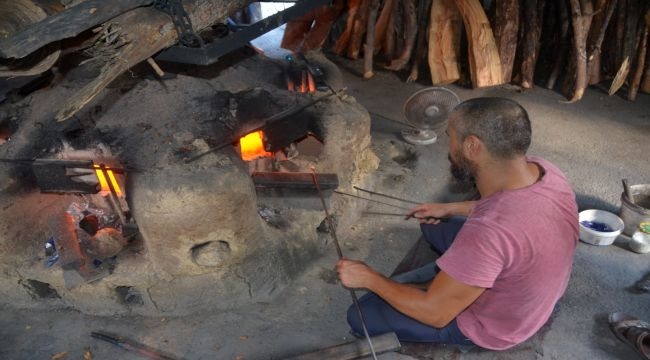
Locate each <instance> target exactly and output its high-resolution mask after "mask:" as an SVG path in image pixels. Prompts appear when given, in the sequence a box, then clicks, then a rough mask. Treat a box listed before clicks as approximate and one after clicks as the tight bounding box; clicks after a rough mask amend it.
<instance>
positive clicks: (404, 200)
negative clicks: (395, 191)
mask: <svg viewBox="0 0 650 360" xmlns="http://www.w3.org/2000/svg"><path fill="white" fill-rule="evenodd" d="M353 188H354V189H355V190H359V191H363V192H366V193H368V194H371V195H377V196H383V197H385V198H389V199H393V200H399V201H403V202H406V203H409V204H415V205H422V203H421V202H417V201H413V200H407V199H402V198H398V197H397V196H392V195H386V194H382V193H379V192H376V191H370V190H366V189H362V188H360V187H358V186H353Z"/></svg>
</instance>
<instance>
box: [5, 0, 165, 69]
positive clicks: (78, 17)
mask: <svg viewBox="0 0 650 360" xmlns="http://www.w3.org/2000/svg"><path fill="white" fill-rule="evenodd" d="M152 3H153V0H111V1H106V0H87V1H84V2H81V3H79V4H78V5H75V6H73V7H70V8H68V9H66V10H64V11H62V12H60V13H58V14H55V15H52V16H49V17H47V18H45V19H43V20H41V21H39V22H37V23H35V24H33V25H31V26H29V27H27V28H25V29H23V30H22V31H20V32H18V33H16V34H15V35H13V36H11V37H9V38H6V39H2V40H0V57H1V58H22V57H25V56H27V55H29V54H31V53H32V52H34V51H36V50H38V49H39V48H41V47H43V46H45V45H47V44H49V43H51V42H54V41H58V40H62V39H65V38H69V37H74V36H76V35H79V34H80V33H82V32H83V31H85V30H87V29H90V28H92V27H94V26H96V25H99V24H101V23H103V22H106V21H108V20H110V19H112V18H114V17H116V16H118V15H120V14H122V13H125V12H127V11H129V10H132V9H135V8H137V7H140V6H145V5H151V4H152Z"/></svg>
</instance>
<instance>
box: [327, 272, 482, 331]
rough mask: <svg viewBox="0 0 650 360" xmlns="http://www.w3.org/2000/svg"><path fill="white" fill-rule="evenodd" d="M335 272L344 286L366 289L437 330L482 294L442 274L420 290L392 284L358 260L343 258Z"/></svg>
mask: <svg viewBox="0 0 650 360" xmlns="http://www.w3.org/2000/svg"><path fill="white" fill-rule="evenodd" d="M337 270H338V272H339V277H340V278H341V281H342V282H343V285H345V286H347V287H350V288H366V289H368V290H370V291H372V292H374V293H376V294H377V295H379V296H380V297H381V298H382V299H384V300H385V301H386V302H388V303H389V304H390V305H391V306H393V307H394V308H395V309H397V310H398V311H400V312H401V313H403V314H405V315H407V316H410V317H412V318H414V319H416V320H418V321H420V322H422V323H425V324H428V325H431V326H434V327H438V328H440V327H444V326H446V325H447V324H449V322H450V321H452V320H453V319H454V318H455V317H456V316H458V314H460V313H461V312H462V311H463V310H464V309H465V308H467V307H468V306H469V305H470V304H472V303H473V302H474V301H475V300H476V299H477V298H478V297H479V296H480V295H481V294H482V293H483V291H485V288H480V287H476V286H471V285H467V284H463V283H461V282H459V281H456V280H455V279H453V278H452V277H451V276H449V275H448V274H446V273H445V272H444V271H441V272H440V273H438V275H436V277H435V278H434V280H433V282H432V283H431V285H430V286H429V288H428V289H427V290H426V291H423V290H421V289H418V288H415V287H413V286H410V285H407V284H400V283H398V282H395V281H393V280H391V279H389V278H387V277H385V276H383V275H381V274H380V273H378V272H376V271H374V270H372V269H371V268H369V267H368V266H367V265H365V264H364V263H362V262H359V261H354V260H347V259H342V260H340V261H339V262H338V264H337Z"/></svg>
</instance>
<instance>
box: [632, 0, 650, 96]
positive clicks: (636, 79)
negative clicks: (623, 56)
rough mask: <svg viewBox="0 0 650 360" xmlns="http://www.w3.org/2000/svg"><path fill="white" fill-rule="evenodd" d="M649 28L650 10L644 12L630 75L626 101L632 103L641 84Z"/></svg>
mask: <svg viewBox="0 0 650 360" xmlns="http://www.w3.org/2000/svg"><path fill="white" fill-rule="evenodd" d="M649 26H650V10H647V11H646V14H645V17H644V21H643V23H642V24H641V26H640V31H639V32H640V33H641V36H640V37H641V40H640V41H639V45H638V49H637V59H636V61H635V64H634V65H633V68H634V70H633V71H632V74H631V79H630V87H629V90H628V94H627V99H628V100H630V101H634V99H636V94H637V92H638V91H639V85H640V84H641V76H642V75H643V70H644V69H645V60H646V53H647V50H648V27H649Z"/></svg>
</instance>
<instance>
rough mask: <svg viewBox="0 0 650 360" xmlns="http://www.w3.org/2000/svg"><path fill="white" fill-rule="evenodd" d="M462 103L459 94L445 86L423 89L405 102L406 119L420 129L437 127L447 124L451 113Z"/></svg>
mask: <svg viewBox="0 0 650 360" xmlns="http://www.w3.org/2000/svg"><path fill="white" fill-rule="evenodd" d="M458 103H460V99H459V98H458V95H456V94H455V93H454V92H453V91H451V90H448V89H446V88H443V87H431V88H426V89H422V90H420V91H418V92H416V93H414V94H413V95H411V97H409V98H408V100H406V103H405V104H404V116H405V117H406V120H407V121H408V122H409V123H410V124H411V125H413V126H415V127H417V128H419V129H437V128H440V127H442V126H444V125H446V124H447V119H448V118H449V113H451V111H452V110H453V109H454V107H455V106H456V105H458Z"/></svg>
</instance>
